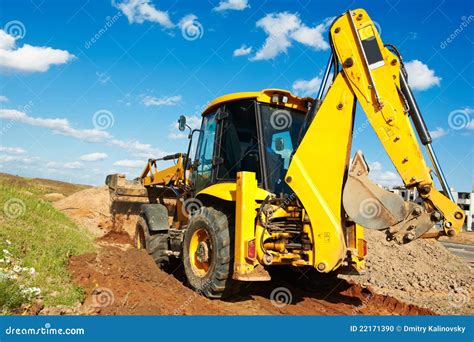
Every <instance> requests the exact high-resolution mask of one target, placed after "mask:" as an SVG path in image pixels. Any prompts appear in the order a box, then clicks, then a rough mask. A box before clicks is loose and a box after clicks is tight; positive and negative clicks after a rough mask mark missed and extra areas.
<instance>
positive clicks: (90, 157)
mask: <svg viewBox="0 0 474 342" xmlns="http://www.w3.org/2000/svg"><path fill="white" fill-rule="evenodd" d="M106 158H107V154H105V153H101V152H94V153H89V154H83V155H82V156H80V157H79V159H80V160H82V161H98V160H104V159H106Z"/></svg>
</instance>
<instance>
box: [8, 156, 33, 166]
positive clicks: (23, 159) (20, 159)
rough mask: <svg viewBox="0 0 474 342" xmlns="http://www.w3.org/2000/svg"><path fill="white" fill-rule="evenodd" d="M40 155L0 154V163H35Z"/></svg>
mask: <svg viewBox="0 0 474 342" xmlns="http://www.w3.org/2000/svg"><path fill="white" fill-rule="evenodd" d="M38 160H39V158H38V157H28V156H6V155H3V156H0V163H12V162H15V163H21V164H33V163H34V162H36V161H38ZM0 166H1V165H0Z"/></svg>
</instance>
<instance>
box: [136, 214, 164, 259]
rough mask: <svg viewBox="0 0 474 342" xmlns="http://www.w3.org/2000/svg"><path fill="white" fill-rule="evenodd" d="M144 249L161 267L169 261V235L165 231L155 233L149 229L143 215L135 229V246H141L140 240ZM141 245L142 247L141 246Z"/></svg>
mask: <svg viewBox="0 0 474 342" xmlns="http://www.w3.org/2000/svg"><path fill="white" fill-rule="evenodd" d="M139 241H140V242H141V243H140V245H141V246H142V248H143V249H146V251H147V252H148V254H149V255H150V256H151V257H152V258H153V260H155V262H156V264H157V265H158V266H159V267H160V268H164V267H165V266H166V265H167V264H168V263H169V256H168V255H166V251H168V236H167V235H166V234H163V233H153V232H150V230H149V229H148V223H147V222H146V219H145V218H144V217H143V216H140V217H139V218H138V221H137V226H136V229H135V246H137V247H139V244H138V242H139ZM141 246H140V247H141Z"/></svg>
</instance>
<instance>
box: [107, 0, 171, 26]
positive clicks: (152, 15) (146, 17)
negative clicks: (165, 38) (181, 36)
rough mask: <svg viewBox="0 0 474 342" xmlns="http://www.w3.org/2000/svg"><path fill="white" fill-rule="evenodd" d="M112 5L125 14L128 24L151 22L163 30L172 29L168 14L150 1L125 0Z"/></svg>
mask: <svg viewBox="0 0 474 342" xmlns="http://www.w3.org/2000/svg"><path fill="white" fill-rule="evenodd" d="M113 4H114V6H115V7H116V8H118V9H120V10H121V11H122V12H123V14H125V16H126V17H127V19H128V22H129V23H130V24H133V23H137V24H142V23H143V22H145V21H151V22H154V23H158V24H160V25H161V26H163V27H165V28H172V27H174V24H173V22H172V21H171V19H170V16H169V14H168V12H166V11H161V10H159V9H157V8H156V7H155V6H154V5H153V4H152V2H151V1H150V0H125V1H118V2H113Z"/></svg>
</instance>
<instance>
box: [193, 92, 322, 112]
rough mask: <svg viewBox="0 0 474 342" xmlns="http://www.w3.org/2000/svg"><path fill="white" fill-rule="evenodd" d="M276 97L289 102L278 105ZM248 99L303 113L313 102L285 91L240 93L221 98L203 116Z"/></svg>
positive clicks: (214, 101)
mask: <svg viewBox="0 0 474 342" xmlns="http://www.w3.org/2000/svg"><path fill="white" fill-rule="evenodd" d="M274 95H278V96H279V98H280V99H282V97H283V96H286V97H287V99H288V100H287V102H286V103H284V102H282V101H279V102H278V103H275V102H272V97H273V96H274ZM246 99H256V100H257V101H258V102H263V103H271V104H277V105H279V106H284V107H288V108H291V109H296V110H299V111H303V112H306V111H307V110H308V102H312V101H313V99H312V98H311V97H299V96H296V95H293V94H292V93H291V92H289V91H288V90H284V89H263V90H261V91H251V92H240V93H233V94H227V95H224V96H220V97H218V98H216V99H214V100H213V101H211V102H210V103H209V104H208V105H207V107H206V109H205V110H204V112H203V113H202V115H206V114H207V113H208V112H209V111H210V110H212V109H213V108H216V107H218V106H219V105H221V104H223V103H226V102H231V101H236V100H246Z"/></svg>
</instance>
